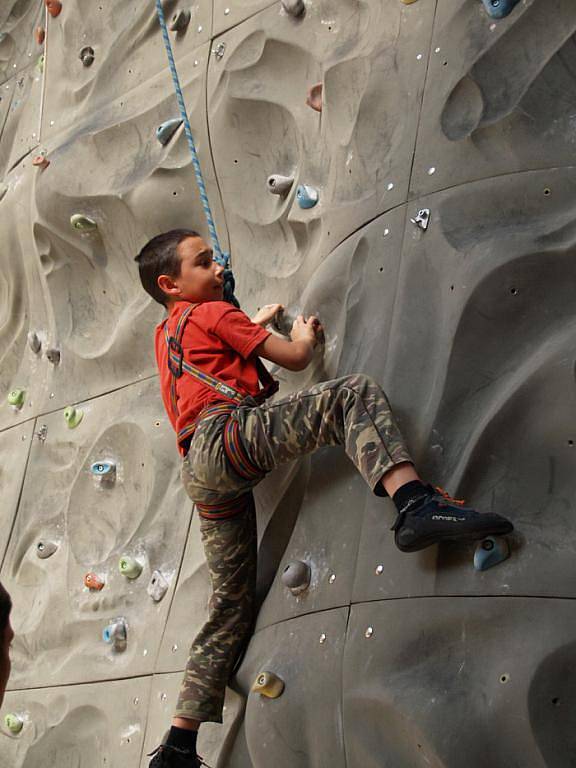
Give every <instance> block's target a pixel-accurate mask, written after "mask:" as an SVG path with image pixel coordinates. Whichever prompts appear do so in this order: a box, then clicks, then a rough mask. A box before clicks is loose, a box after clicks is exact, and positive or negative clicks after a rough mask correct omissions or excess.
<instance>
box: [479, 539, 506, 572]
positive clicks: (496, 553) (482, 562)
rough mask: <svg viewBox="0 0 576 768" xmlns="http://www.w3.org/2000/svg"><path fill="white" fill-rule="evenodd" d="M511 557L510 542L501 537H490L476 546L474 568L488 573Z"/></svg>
mask: <svg viewBox="0 0 576 768" xmlns="http://www.w3.org/2000/svg"><path fill="white" fill-rule="evenodd" d="M509 557H510V545H509V544H508V540H507V539H504V538H502V537H501V536H488V537H486V538H485V539H483V540H482V541H480V542H478V544H477V545H476V551H475V552H474V568H476V570H477V571H487V570H488V568H492V567H493V566H495V565H498V564H499V563H501V562H503V561H504V560H507V559H508V558H509Z"/></svg>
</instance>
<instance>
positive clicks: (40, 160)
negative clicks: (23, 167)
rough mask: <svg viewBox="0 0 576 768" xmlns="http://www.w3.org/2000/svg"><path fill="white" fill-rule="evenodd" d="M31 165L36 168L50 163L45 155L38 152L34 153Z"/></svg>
mask: <svg viewBox="0 0 576 768" xmlns="http://www.w3.org/2000/svg"><path fill="white" fill-rule="evenodd" d="M32 165H35V166H37V167H38V168H48V166H49V165H50V160H48V158H47V157H46V155H43V154H39V155H36V157H35V158H34V159H33V160H32Z"/></svg>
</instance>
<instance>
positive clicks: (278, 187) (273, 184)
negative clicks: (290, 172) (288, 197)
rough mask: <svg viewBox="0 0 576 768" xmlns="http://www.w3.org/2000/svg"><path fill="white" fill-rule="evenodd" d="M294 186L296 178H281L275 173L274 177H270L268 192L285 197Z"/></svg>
mask: <svg viewBox="0 0 576 768" xmlns="http://www.w3.org/2000/svg"><path fill="white" fill-rule="evenodd" d="M293 184H294V176H281V175H280V174H279V173H274V174H273V175H272V176H268V180H267V182H266V185H267V186H268V192H271V193H272V194H273V195H284V194H286V192H289V191H290V190H291V188H292V185H293Z"/></svg>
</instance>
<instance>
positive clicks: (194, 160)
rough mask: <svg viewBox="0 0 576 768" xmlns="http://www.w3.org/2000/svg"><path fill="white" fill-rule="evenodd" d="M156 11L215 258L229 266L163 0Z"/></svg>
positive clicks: (159, 0)
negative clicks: (177, 65) (176, 62)
mask: <svg viewBox="0 0 576 768" xmlns="http://www.w3.org/2000/svg"><path fill="white" fill-rule="evenodd" d="M156 13H157V14H158V21H159V22H160V27H161V28H162V37H163V38H164V46H165V48H166V53H167V54H168V64H169V65H170V72H171V73H172V81H173V83H174V90H175V91H176V98H177V100H178V107H179V109H180V115H181V116H182V120H183V121H184V130H185V132H186V138H187V139H188V147H189V148H190V154H191V155H192V165H193V166H194V175H195V176H196V183H197V184H198V191H199V192H200V200H201V201H202V208H203V209H204V214H205V216H206V221H207V222H208V230H209V232H210V239H211V240H212V247H213V248H214V258H215V259H216V261H217V262H218V263H219V264H222V266H224V267H227V266H228V261H229V256H228V254H227V253H223V252H222V249H221V248H220V242H219V241H218V235H217V234H216V226H215V224H214V219H213V217H212V211H211V210H210V203H209V201H208V194H207V192H206V185H205V184H204V177H203V176H202V169H201V168H200V161H199V160H198V153H197V151H196V145H195V144H194V137H193V136H192V128H191V127H190V120H188V114H187V113H186V105H185V104H184V97H183V95H182V89H181V87H180V80H179V79H178V72H177V71H176V64H175V63H174V54H173V53H172V45H171V44H170V37H169V36H168V29H167V28H166V19H165V18H164V11H163V10H162V2H161V0H156Z"/></svg>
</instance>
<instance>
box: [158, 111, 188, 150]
mask: <svg viewBox="0 0 576 768" xmlns="http://www.w3.org/2000/svg"><path fill="white" fill-rule="evenodd" d="M183 122H184V121H183V120H182V118H181V117H174V118H173V119H172V120H166V122H164V123H162V125H159V126H158V128H156V138H157V139H158V141H159V142H160V144H162V145H164V146H166V144H168V142H169V141H170V139H171V138H172V136H174V134H175V133H176V131H177V130H178V128H180V126H181V125H182V123H183Z"/></svg>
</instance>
